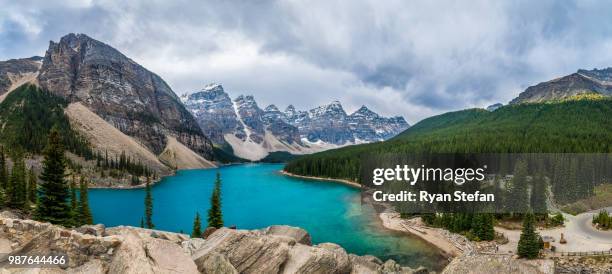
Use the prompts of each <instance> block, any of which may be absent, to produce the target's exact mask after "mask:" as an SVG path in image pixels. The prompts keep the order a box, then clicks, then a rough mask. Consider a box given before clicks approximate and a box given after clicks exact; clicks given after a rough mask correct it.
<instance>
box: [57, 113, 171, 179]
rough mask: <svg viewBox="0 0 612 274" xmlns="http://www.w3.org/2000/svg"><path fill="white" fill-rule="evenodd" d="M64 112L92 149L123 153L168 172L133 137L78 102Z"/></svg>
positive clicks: (167, 172) (159, 171)
mask: <svg viewBox="0 0 612 274" xmlns="http://www.w3.org/2000/svg"><path fill="white" fill-rule="evenodd" d="M64 112H65V113H66V116H67V117H68V119H69V120H70V124H71V126H72V128H73V129H74V130H76V131H78V132H79V133H80V134H81V136H83V137H85V138H86V139H87V140H88V141H89V144H90V147H91V148H92V149H93V150H95V151H101V152H102V151H104V152H105V153H108V154H110V155H121V154H122V153H124V154H126V155H128V156H130V157H131V158H132V159H135V160H136V161H139V162H141V163H143V164H144V165H146V166H147V167H149V168H150V169H152V170H155V171H156V172H157V173H158V174H161V175H165V174H169V173H170V168H169V167H168V166H165V165H164V164H163V163H162V162H160V161H159V159H158V158H157V156H156V155H155V154H153V153H152V152H151V151H149V150H148V149H147V148H146V147H144V146H143V145H141V144H139V143H138V142H137V141H136V140H134V138H132V137H130V136H127V135H125V134H124V133H123V132H121V131H119V130H118V129H116V128H115V127H113V126H112V125H111V124H109V123H108V122H106V121H105V120H104V119H102V118H100V117H99V116H98V115H96V114H95V113H93V112H92V111H91V110H89V109H88V108H86V107H85V106H83V105H82V104H81V103H80V102H77V103H72V104H70V105H68V107H66V109H65V111H64Z"/></svg>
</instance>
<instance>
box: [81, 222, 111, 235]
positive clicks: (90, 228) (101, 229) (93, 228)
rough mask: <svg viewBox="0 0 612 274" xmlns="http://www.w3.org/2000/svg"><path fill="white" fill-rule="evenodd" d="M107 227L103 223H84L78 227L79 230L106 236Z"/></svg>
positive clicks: (84, 232)
mask: <svg viewBox="0 0 612 274" xmlns="http://www.w3.org/2000/svg"><path fill="white" fill-rule="evenodd" d="M105 230H106V227H105V226H104V225H103V224H97V225H84V226H80V227H78V228H76V231H77V232H80V233H83V234H89V235H94V236H104V233H105Z"/></svg>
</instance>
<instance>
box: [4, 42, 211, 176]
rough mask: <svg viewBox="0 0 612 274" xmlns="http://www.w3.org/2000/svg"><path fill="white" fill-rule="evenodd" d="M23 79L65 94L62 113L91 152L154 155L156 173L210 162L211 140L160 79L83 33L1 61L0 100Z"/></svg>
mask: <svg viewBox="0 0 612 274" xmlns="http://www.w3.org/2000/svg"><path fill="white" fill-rule="evenodd" d="M26 83H30V84H34V85H36V86H38V87H40V88H42V89H41V90H46V91H48V92H50V93H51V94H53V95H54V96H59V97H61V98H63V99H65V100H66V102H67V107H66V108H65V110H64V111H65V114H66V115H67V116H68V118H69V119H70V123H71V124H72V127H73V128H74V129H75V130H77V131H79V132H80V134H81V135H82V136H83V137H86V139H88V140H87V141H88V142H89V145H90V148H91V149H92V150H93V151H98V152H103V153H104V152H106V153H108V155H109V157H119V154H121V153H123V152H125V153H127V154H128V156H130V157H132V158H133V159H134V160H135V161H141V162H143V163H150V162H155V161H157V165H158V166H156V167H151V168H153V169H155V170H157V171H160V172H159V173H158V174H167V171H169V170H171V169H183V168H185V169H186V168H206V167H211V166H214V164H213V163H211V162H210V161H209V160H214V149H213V146H212V141H211V140H210V139H208V137H207V136H206V135H204V133H203V132H202V130H201V129H200V126H199V125H198V123H197V122H196V120H195V118H194V117H193V115H191V113H190V112H189V111H188V110H187V109H186V108H185V106H184V105H183V104H182V103H181V102H180V99H179V97H178V96H177V95H176V94H175V93H174V92H173V91H172V89H171V88H170V87H169V86H168V85H167V84H166V82H165V81H164V80H163V79H162V78H161V77H159V76H158V75H156V74H155V73H153V72H151V71H149V70H147V69H146V68H144V67H142V66H140V65H139V64H138V63H136V62H134V61H133V60H131V59H130V58H128V57H127V56H125V55H124V54H122V53H121V52H119V51H118V50H116V49H114V48H113V47H111V46H109V45H107V44H105V43H102V42H100V41H97V40H95V39H92V38H90V37H88V36H87V35H85V34H72V33H71V34H68V35H65V36H63V37H61V39H60V40H59V42H53V41H50V43H49V47H48V50H47V51H46V53H45V56H44V57H31V58H23V59H12V60H8V61H3V62H0V102H2V101H3V100H4V99H5V98H6V97H7V96H8V95H9V93H12V92H13V90H18V87H21V86H23V85H24V84H26ZM94 122H95V123H94ZM102 128H105V129H107V130H106V131H105V132H99V131H100V130H101V129H102ZM109 129H113V130H114V129H117V130H115V131H113V132H111V133H109V132H110V131H109ZM102 133H109V134H102ZM92 134H93V135H92ZM92 136H97V137H99V138H91V137H92ZM94 139H95V140H94ZM159 161H162V162H163V164H161V163H159ZM159 165H161V167H159ZM164 165H165V166H164Z"/></svg>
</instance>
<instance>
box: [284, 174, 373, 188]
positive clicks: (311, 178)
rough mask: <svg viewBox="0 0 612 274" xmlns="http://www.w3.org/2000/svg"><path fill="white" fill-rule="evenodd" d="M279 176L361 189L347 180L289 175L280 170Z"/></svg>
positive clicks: (358, 185)
mask: <svg viewBox="0 0 612 274" xmlns="http://www.w3.org/2000/svg"><path fill="white" fill-rule="evenodd" d="M280 174H282V175H285V176H289V177H295V178H301V179H308V180H315V181H326V182H336V183H342V184H345V185H349V186H352V187H354V188H361V185H360V184H358V183H356V182H353V181H349V180H343V179H334V178H321V177H314V176H303V175H297V174H293V173H290V172H287V171H284V170H281V171H280Z"/></svg>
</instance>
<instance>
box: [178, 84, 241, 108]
mask: <svg viewBox="0 0 612 274" xmlns="http://www.w3.org/2000/svg"><path fill="white" fill-rule="evenodd" d="M181 101H183V103H184V104H186V105H187V104H201V103H203V101H225V102H229V103H230V104H231V102H232V100H231V99H230V98H229V95H227V93H225V91H224V90H223V86H221V85H220V84H214V83H213V84H208V85H206V86H204V88H202V89H201V90H200V91H196V92H192V93H185V94H184V95H182V96H181Z"/></svg>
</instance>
